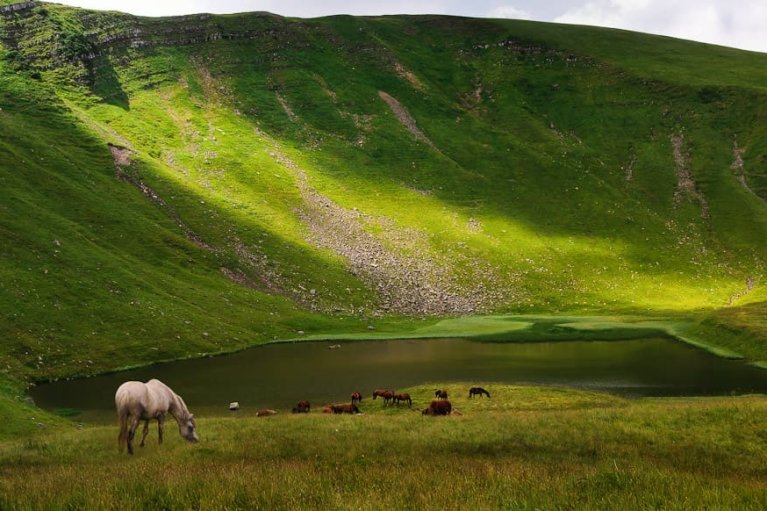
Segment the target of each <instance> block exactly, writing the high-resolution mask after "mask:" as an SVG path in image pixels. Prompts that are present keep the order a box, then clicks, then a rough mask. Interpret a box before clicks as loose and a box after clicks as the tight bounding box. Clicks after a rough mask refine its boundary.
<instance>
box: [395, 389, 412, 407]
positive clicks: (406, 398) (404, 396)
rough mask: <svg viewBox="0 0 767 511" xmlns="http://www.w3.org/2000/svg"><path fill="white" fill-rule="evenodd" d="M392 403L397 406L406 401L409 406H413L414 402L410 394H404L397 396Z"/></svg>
mask: <svg viewBox="0 0 767 511" xmlns="http://www.w3.org/2000/svg"><path fill="white" fill-rule="evenodd" d="M392 401H394V404H395V405H398V404H399V403H400V402H402V401H404V402H406V403H407V405H408V406H413V400H412V399H410V394H408V393H407V392H405V393H403V394H396V395H395V396H394V397H393V398H392Z"/></svg>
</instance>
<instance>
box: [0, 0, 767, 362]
mask: <svg viewBox="0 0 767 511" xmlns="http://www.w3.org/2000/svg"><path fill="white" fill-rule="evenodd" d="M17 5H21V7H16V6H13V9H11V8H8V9H5V8H3V9H5V10H3V9H0V41H2V47H1V49H0V52H2V54H0V62H1V64H0V66H2V67H1V68H0V108H2V110H1V111H0V129H1V130H2V131H1V132H2V134H3V135H2V138H0V161H1V162H2V165H1V167H0V179H2V184H3V186H2V191H0V193H1V194H2V200H0V207H2V208H3V215H2V216H0V236H2V238H3V242H2V250H3V257H2V265H1V266H0V272H2V275H3V278H2V287H0V300H1V301H2V307H3V309H4V310H8V311H13V312H12V313H11V314H9V315H8V316H9V317H8V319H6V320H4V321H3V323H2V327H0V328H2V329H3V336H4V337H5V338H6V339H9V343H8V346H7V347H4V360H7V364H8V369H7V372H8V373H9V374H12V375H17V376H18V375H24V374H27V375H35V376H37V377H40V376H49V377H55V376H60V375H68V374H72V373H79V372H88V371H90V370H99V369H103V368H105V367H116V366H120V365H125V364H130V363H136V362H147V361H150V360H157V359H163V358H173V357H178V356H185V355H195V354H199V353H205V352H212V351H221V350H227V349H234V348H236V347H241V346H245V345H248V344H252V343H255V342H261V341H263V340H265V339H269V338H271V337H273V336H280V337H292V336H296V335H298V334H297V332H298V331H309V330H318V329H322V328H329V327H331V326H332V328H352V329H354V328H359V329H364V328H366V327H367V324H368V321H367V318H369V317H370V316H380V315H382V314H403V315H406V316H422V315H445V314H448V315H449V314H467V313H478V312H498V311H504V312H505V311H511V312H527V311H544V312H558V311H573V312H578V311H607V310H611V311H633V312H637V311H640V312H641V311H645V310H653V311H663V312H667V313H675V312H679V313H693V312H695V313H699V312H701V311H710V310H714V309H717V308H720V307H724V306H728V305H733V304H738V303H742V302H744V301H749V302H758V301H759V300H764V299H765V298H767V297H765V292H764V289H763V284H762V282H763V280H764V254H765V253H766V252H765V249H766V248H767V246H765V245H767V203H766V202H765V200H767V181H765V179H766V178H765V176H766V175H767V174H766V173H765V168H766V166H767V164H765V162H766V161H767V156H766V155H767V146H765V143H764V140H765V139H764V136H763V135H764V126H765V122H764V121H765V113H766V112H765V107H767V96H765V86H764V84H765V83H767V81H766V80H765V78H767V76H765V74H766V73H767V71H765V69H767V66H765V64H767V56H765V55H761V54H752V53H748V52H741V51H736V50H730V49H726V48H717V47H711V46H707V45H700V44H695V43H687V42H682V41H675V40H669V39H666V38H658V37H651V36H645V35H641V34H632V33H626V32H620V31H612V30H601V29H592V28H585V27H565V26H556V25H546V24H539V23H530V22H516V21H494V20H471V19H462V18H450V17H432V16H418V17H382V18H351V17H344V16H340V17H331V18H325V19H318V20H308V21H307V20H293V19H285V18H280V17H277V16H273V15H269V14H264V13H253V14H243V15H232V16H210V15H198V16H186V17H178V18H164V19H147V18H137V17H133V16H128V15H123V14H119V13H104V12H89V11H85V10H79V9H72V8H66V7H62V6H58V5H55V4H41V3H37V2H27V3H24V4H17ZM344 318H347V319H344ZM348 318H355V319H348ZM347 324H348V326H344V325H347ZM72 354H76V356H75V358H74V359H71V358H70V357H71V355H72ZM89 367H92V368H93V369H89Z"/></svg>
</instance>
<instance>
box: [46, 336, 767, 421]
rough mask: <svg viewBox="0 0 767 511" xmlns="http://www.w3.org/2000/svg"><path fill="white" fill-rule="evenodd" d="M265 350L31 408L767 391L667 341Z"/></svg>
mask: <svg viewBox="0 0 767 511" xmlns="http://www.w3.org/2000/svg"><path fill="white" fill-rule="evenodd" d="M332 344H333V343H329V342H311V343H307V342H304V343H295V344H271V345H266V346H261V347H257V348H252V349H249V350H246V351H242V352H239V353H235V354H231V355H225V356H220V357H213V358H205V359H196V360H186V361H181V362H173V363H168V364H161V365H155V366H152V367H145V368H141V369H135V370H131V371H124V372H120V373H115V374H109V375H104V376H98V377H94V378H87V379H81V380H72V381H60V382H56V383H50V384H44V385H39V386H37V387H35V388H34V389H32V391H31V394H32V397H33V398H34V400H35V402H36V403H37V405H39V406H41V407H43V408H48V409H54V410H69V411H70V412H72V411H73V410H77V411H78V412H79V414H78V415H76V416H74V417H73V418H74V419H75V420H81V421H94V422H104V421H113V420H114V413H115V412H114V393H115V390H116V389H117V387H118V386H119V385H120V384H121V383H122V382H124V381H127V380H140V381H146V380H149V379H151V378H159V379H161V380H163V381H164V382H165V383H167V384H168V385H169V386H170V387H172V388H173V389H174V390H175V391H176V392H177V393H178V394H180V395H181V396H182V397H183V398H184V400H185V401H186V403H187V405H188V406H189V408H190V409H191V410H192V412H194V413H195V414H197V415H198V416H200V415H209V414H222V413H228V412H227V407H228V404H229V402H230V401H239V402H240V405H241V406H242V413H245V414H247V413H253V412H255V410H257V409H259V408H275V409H279V410H289V409H290V408H291V407H292V406H294V405H295V403H296V402H297V401H299V400H301V399H308V400H309V401H311V402H312V404H315V405H322V404H325V403H328V402H332V401H348V399H349V395H350V394H351V392H352V391H354V390H359V391H360V392H361V393H362V394H363V397H365V398H366V399H367V398H369V397H370V395H371V393H372V391H373V389H375V388H379V387H387V388H393V389H398V388H404V387H408V386H411V385H416V384H421V383H427V382H435V381H436V382H451V381H462V382H467V383H472V382H503V383H533V384H553V385H567V386H571V387H577V388H586V389H594V390H605V391H609V392H614V393H618V394H622V395H630V396H677V395H685V396H693V395H713V394H742V393H749V392H759V393H767V371H765V370H762V369H758V368H756V367H753V366H749V365H748V364H745V363H744V362H742V361H737V360H726V359H722V358H719V357H715V356H713V355H710V354H709V353H706V352H705V351H702V350H699V349H697V348H693V347H691V346H688V345H686V344H684V343H681V342H678V341H674V340H671V339H663V338H657V339H642V340H631V341H572V342H536V343H481V342H472V341H466V340H460V339H435V340H405V341H374V342H347V343H341V344H340V347H339V348H336V349H329V346H330V345H332Z"/></svg>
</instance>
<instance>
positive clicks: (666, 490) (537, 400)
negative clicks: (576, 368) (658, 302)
mask: <svg viewBox="0 0 767 511" xmlns="http://www.w3.org/2000/svg"><path fill="white" fill-rule="evenodd" d="M434 388H435V387H434V386H424V387H417V388H412V389H403V390H407V391H409V392H410V394H411V395H412V396H413V398H414V400H415V403H414V407H413V410H408V408H407V407H400V408H399V409H384V408H383V407H382V405H381V403H380V400H379V401H375V402H374V401H371V400H370V399H365V400H363V404H362V409H363V411H364V412H365V413H364V415H360V416H348V415H346V416H338V415H323V414H320V413H318V412H316V411H313V412H312V413H310V414H308V415H300V416H294V415H290V414H287V413H285V412H283V413H280V414H278V415H276V416H274V417H269V418H260V419H257V418H241V417H238V416H237V415H232V416H231V417H225V418H224V417H222V418H205V419H201V420H200V421H199V431H200V435H201V438H202V440H201V442H200V443H199V444H197V445H191V444H187V443H184V442H183V440H182V439H181V438H180V437H179V436H178V434H177V433H176V432H175V431H174V430H173V429H172V428H168V433H169V434H168V435H167V441H166V442H165V443H164V444H163V445H162V446H158V445H157V437H156V435H157V433H156V428H155V427H153V428H152V432H151V436H150V437H149V440H148V442H147V446H146V447H144V448H143V449H139V448H137V454H136V455H135V456H134V457H129V456H127V455H125V454H123V455H122V456H118V455H117V452H116V429H115V428H114V427H85V428H84V429H74V428H72V427H70V428H69V429H61V430H59V431H58V432H57V434H56V435H52V434H51V435H47V436H42V437H41V436H38V437H35V438H31V439H27V440H19V441H15V442H6V443H5V444H3V445H2V446H0V495H1V496H2V497H0V499H2V500H0V507H2V508H3V509H47V508H56V509H86V508H87V509H92V508H98V509H148V508H153V509H157V508H161V509H323V510H324V509H440V510H441V509H530V510H533V509H595V510H597V509H598V510H602V509H657V508H660V509H676V510H687V509H743V510H749V509H754V510H756V509H764V506H765V505H766V504H767V501H765V498H766V497H765V495H767V487H766V485H767V483H765V478H764V473H765V470H767V461H765V456H764V444H765V433H764V428H763V417H764V415H765V413H767V404H765V401H764V399H763V398H761V397H759V398H755V397H735V398H732V397H728V398H707V399H694V398H687V399H642V400H638V401H625V400H623V399H620V398H615V397H610V396H605V395H601V394H591V393H585V392H576V391H572V390H564V389H536V388H531V387H519V386H495V387H493V386H488V388H489V389H490V390H491V392H492V398H491V399H487V398H482V399H474V400H472V401H469V399H468V398H467V396H466V395H465V392H466V389H467V388H468V386H467V385H455V386H449V387H447V390H448V392H449V393H450V395H451V396H455V397H454V398H453V403H454V404H455V405H456V407H457V408H459V409H460V410H461V412H462V413H463V415H462V416H453V417H424V416H422V415H421V414H420V413H419V411H418V408H419V406H423V405H424V403H426V402H428V400H429V399H430V397H433V392H434V390H433V389H434ZM733 424H737V427H732V425H733Z"/></svg>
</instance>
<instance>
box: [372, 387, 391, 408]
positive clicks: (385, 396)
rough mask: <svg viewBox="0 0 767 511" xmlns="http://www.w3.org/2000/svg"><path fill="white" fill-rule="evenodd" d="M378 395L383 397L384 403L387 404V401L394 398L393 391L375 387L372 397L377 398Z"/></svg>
mask: <svg viewBox="0 0 767 511" xmlns="http://www.w3.org/2000/svg"><path fill="white" fill-rule="evenodd" d="M378 396H381V397H382V398H383V400H384V405H388V404H389V402H390V401H391V400H392V399H393V398H394V391H393V390H388V389H376V390H374V391H373V399H375V398H377V397H378Z"/></svg>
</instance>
